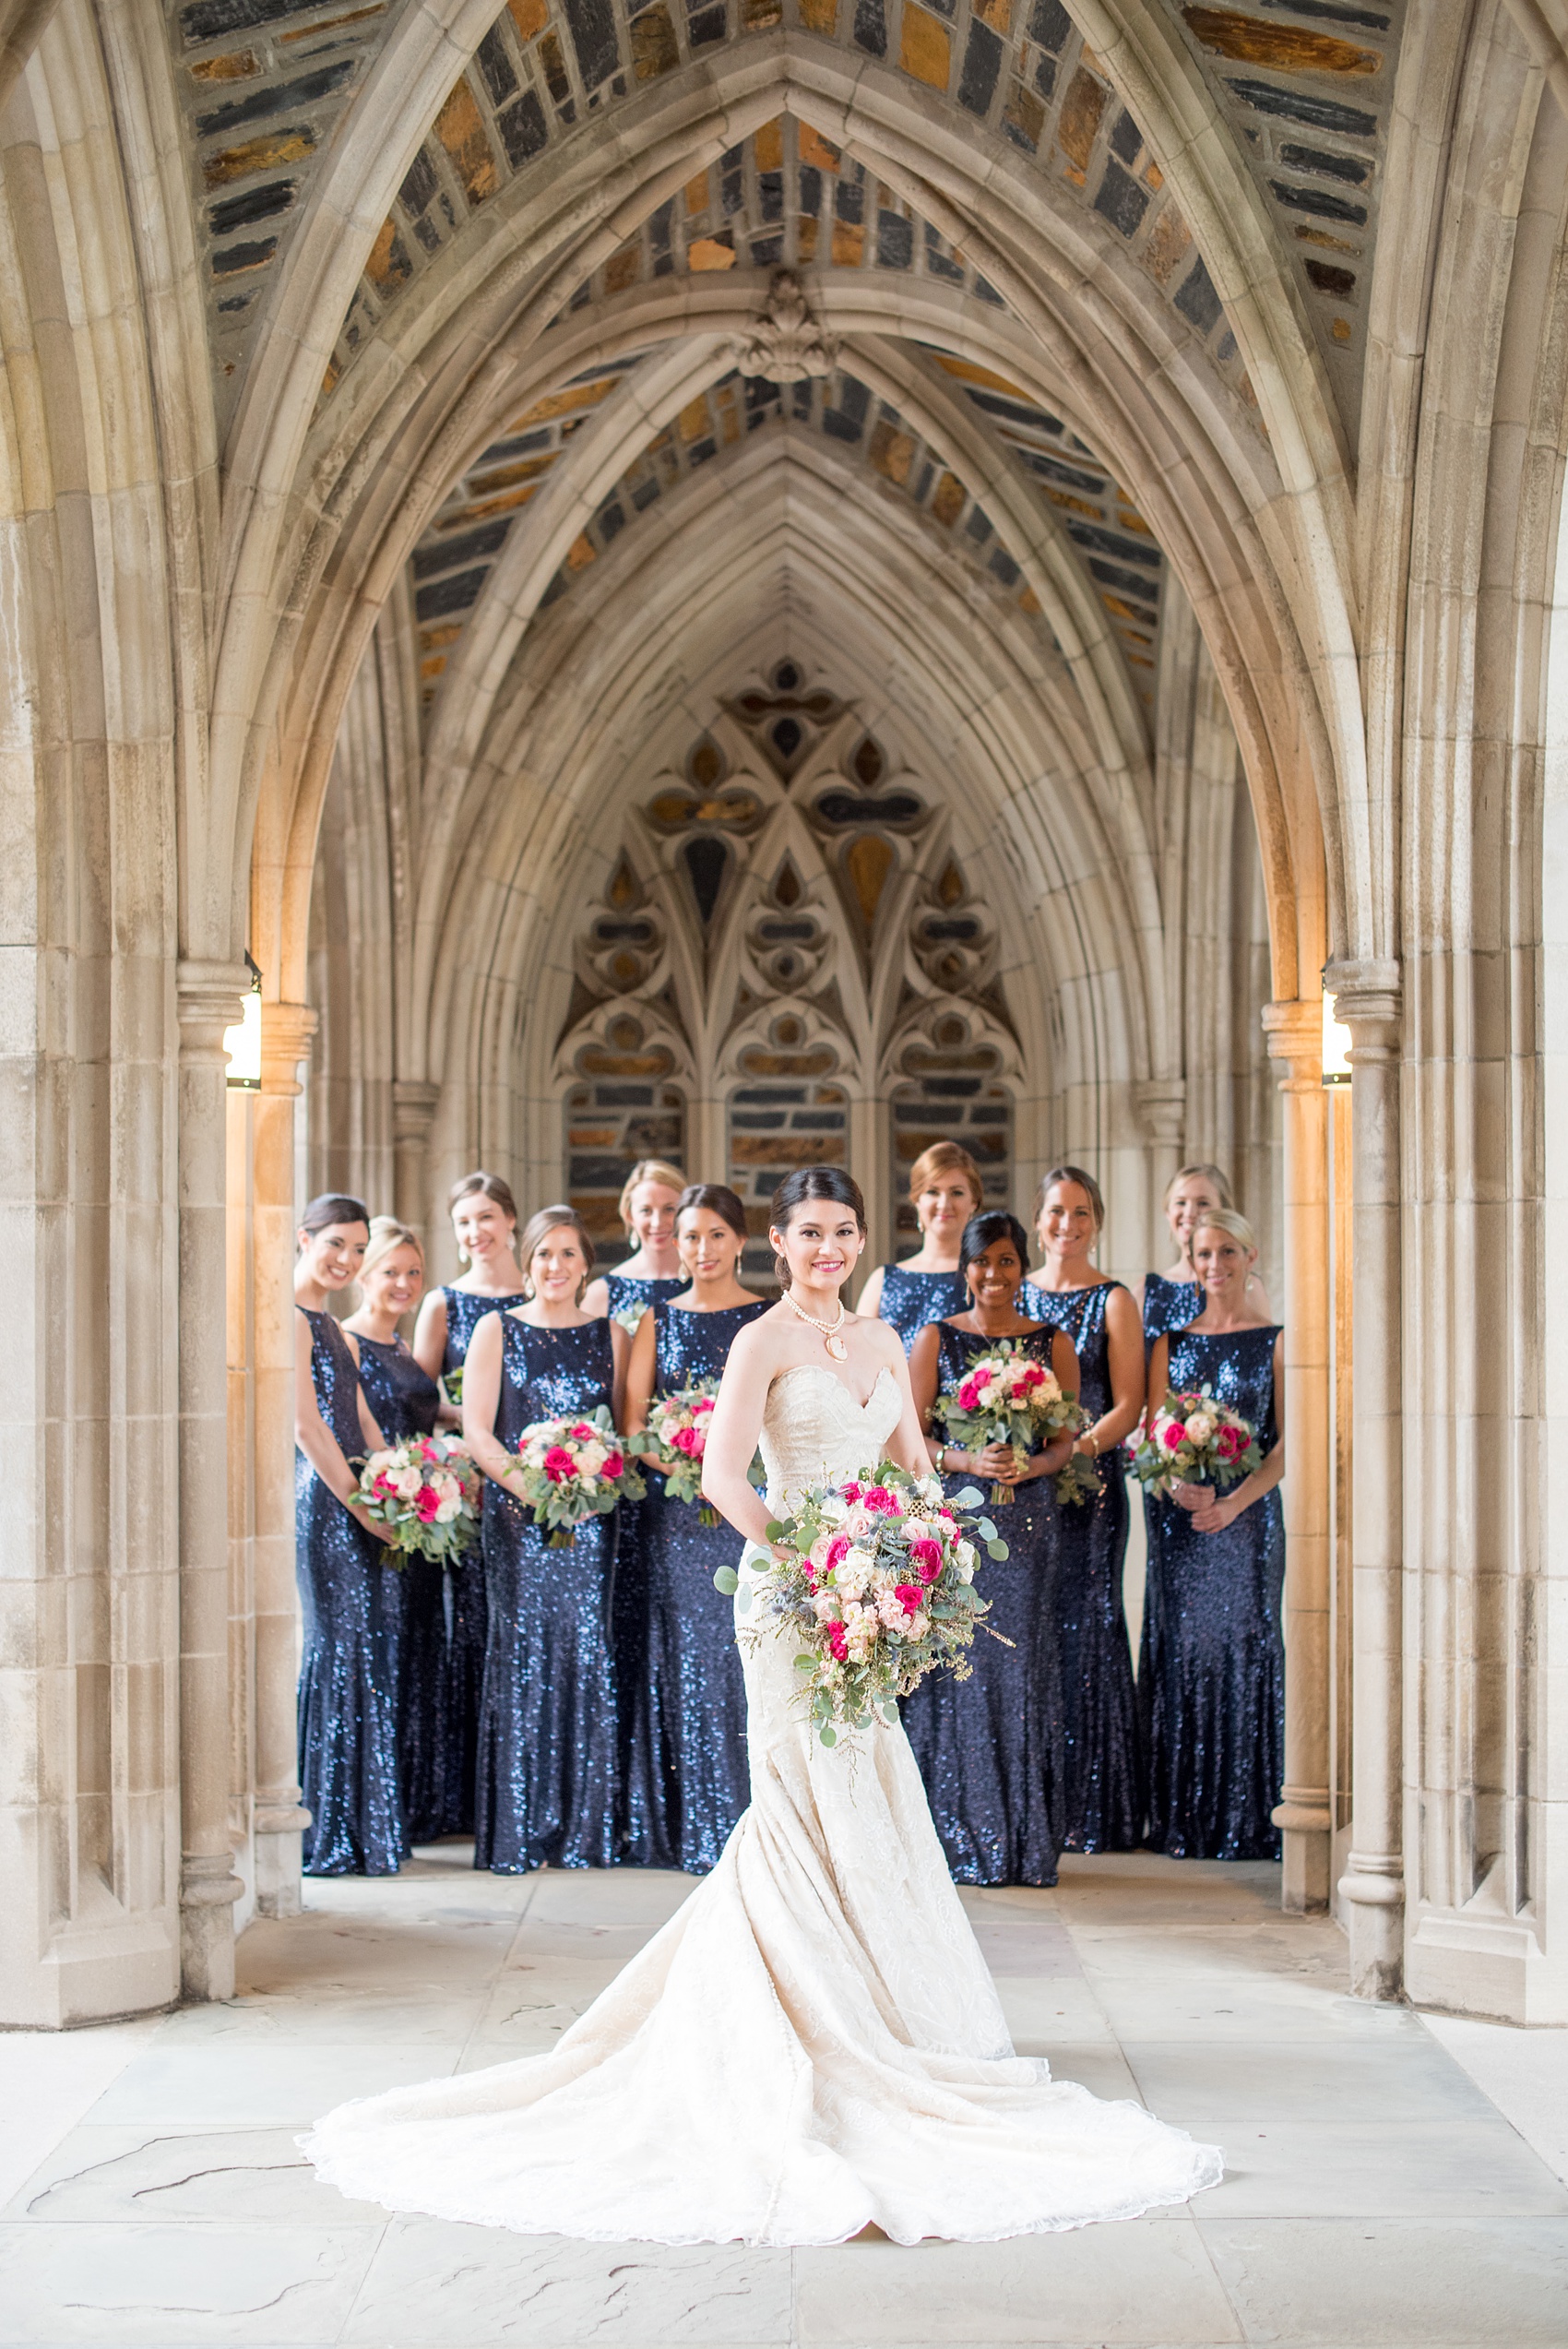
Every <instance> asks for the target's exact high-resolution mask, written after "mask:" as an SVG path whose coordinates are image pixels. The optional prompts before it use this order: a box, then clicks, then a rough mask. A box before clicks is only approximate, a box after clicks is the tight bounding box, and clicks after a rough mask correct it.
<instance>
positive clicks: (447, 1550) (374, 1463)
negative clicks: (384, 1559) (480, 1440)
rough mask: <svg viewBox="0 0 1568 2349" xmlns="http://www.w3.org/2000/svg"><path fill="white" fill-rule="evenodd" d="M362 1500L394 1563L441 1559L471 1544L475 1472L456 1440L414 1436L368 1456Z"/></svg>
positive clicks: (475, 1506)
mask: <svg viewBox="0 0 1568 2349" xmlns="http://www.w3.org/2000/svg"><path fill="white" fill-rule="evenodd" d="M360 1499H361V1505H362V1508H363V1511H364V1514H365V1516H366V1517H371V1518H374V1520H375V1522H376V1523H377V1524H378V1525H382V1526H385V1527H386V1532H387V1535H388V1546H389V1548H390V1549H391V1551H392V1554H393V1559H394V1560H395V1559H397V1558H398V1557H399V1556H409V1555H410V1554H412V1555H413V1556H418V1557H431V1558H440V1559H442V1560H445V1559H447V1558H449V1557H454V1556H456V1555H457V1552H458V1551H459V1550H466V1549H469V1548H471V1546H472V1544H473V1542H474V1538H475V1534H476V1532H477V1531H478V1526H479V1471H478V1469H477V1468H476V1467H475V1466H474V1464H473V1461H471V1460H470V1459H469V1452H468V1447H467V1446H466V1445H465V1444H461V1443H459V1442H458V1440H457V1437H455V1436H412V1437H410V1438H409V1440H408V1441H407V1443H402V1444H388V1445H387V1447H386V1450H385V1451H379V1452H372V1453H371V1455H370V1457H369V1459H368V1460H367V1461H365V1463H364V1465H363V1467H362V1469H361V1471H360ZM391 1562H392V1560H389V1561H388V1563H391Z"/></svg>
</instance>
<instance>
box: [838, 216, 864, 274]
mask: <svg viewBox="0 0 1568 2349" xmlns="http://www.w3.org/2000/svg"><path fill="white" fill-rule="evenodd" d="M865 248H866V233H865V231H864V229H863V228H862V227H861V224H860V222H859V221H834V223H833V259H834V264H835V266H836V267H837V268H840V269H858V268H860V266H861V256H862V255H863V254H864V252H865Z"/></svg>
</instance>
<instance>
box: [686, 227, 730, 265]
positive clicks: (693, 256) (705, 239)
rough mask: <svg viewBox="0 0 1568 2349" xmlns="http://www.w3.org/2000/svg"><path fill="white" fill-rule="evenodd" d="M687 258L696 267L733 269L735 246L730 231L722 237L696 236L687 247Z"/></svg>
mask: <svg viewBox="0 0 1568 2349" xmlns="http://www.w3.org/2000/svg"><path fill="white" fill-rule="evenodd" d="M686 260H687V263H688V265H689V266H690V267H691V268H694V269H732V268H734V266H735V248H734V246H733V245H732V244H731V243H730V241H729V236H728V233H726V234H725V235H724V236H722V237H718V236H695V237H694V238H693V239H692V241H691V243H690V244H688V245H687V247H686Z"/></svg>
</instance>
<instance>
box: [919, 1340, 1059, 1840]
mask: <svg viewBox="0 0 1568 2349" xmlns="http://www.w3.org/2000/svg"><path fill="white" fill-rule="evenodd" d="M940 1342H941V1353H940V1357H939V1364H940V1366H939V1370H938V1379H939V1382H940V1385H941V1388H942V1389H943V1391H944V1393H945V1392H948V1391H950V1390H951V1389H953V1388H954V1387H956V1385H957V1384H958V1381H959V1380H960V1378H962V1377H963V1375H964V1372H965V1371H966V1370H967V1369H968V1365H969V1364H970V1363H971V1362H972V1361H973V1360H974V1358H975V1356H976V1355H977V1354H980V1353H988V1352H989V1351H990V1350H991V1348H992V1346H993V1345H994V1344H995V1342H996V1341H995V1340H994V1339H992V1338H982V1337H978V1336H976V1335H975V1334H974V1333H973V1332H972V1331H970V1330H952V1329H948V1328H947V1327H946V1326H945V1325H944V1328H943V1330H942V1332H941V1341H940ZM1016 1344H1017V1345H1018V1347H1019V1348H1020V1349H1021V1350H1022V1351H1025V1352H1027V1353H1031V1354H1033V1355H1034V1356H1035V1358H1036V1360H1037V1361H1039V1362H1042V1363H1043V1364H1044V1365H1045V1366H1046V1368H1047V1369H1048V1370H1049V1369H1050V1367H1051V1331H1050V1330H1039V1331H1038V1332H1037V1333H1036V1334H1035V1335H1033V1336H1031V1337H1028V1338H1020V1339H1018V1340H1016ZM975 1481H976V1480H975V1479H974V1477H972V1476H950V1477H947V1478H945V1479H944V1490H945V1492H946V1493H947V1494H948V1496H949V1497H951V1496H953V1495H955V1494H956V1493H960V1492H962V1490H963V1489H964V1487H965V1485H969V1486H971V1487H972V1486H973V1485H974V1484H975ZM1064 1514H1065V1512H1064V1511H1063V1509H1062V1508H1059V1506H1058V1504H1057V1499H1056V1495H1055V1493H1054V1491H1053V1490H1052V1488H1051V1481H1050V1479H1049V1478H1047V1477H1037V1478H1035V1479H1034V1480H1033V1482H1031V1483H1029V1484H1028V1485H1018V1486H1017V1488H1016V1492H1015V1495H1014V1498H1013V1500H1012V1503H1011V1504H1010V1506H1008V1507H1005V1508H1000V1509H998V1510H997V1511H996V1512H995V1520H996V1529H997V1532H999V1533H1000V1534H1001V1535H1002V1537H1003V1539H1004V1541H1005V1543H1006V1544H1007V1556H1006V1557H1005V1558H1004V1559H1002V1560H1000V1561H992V1560H989V1559H983V1558H982V1560H981V1562H980V1573H979V1576H978V1581H977V1587H978V1588H979V1590H980V1594H981V1596H982V1597H983V1598H987V1599H989V1600H990V1601H991V1603H992V1610H991V1613H990V1615H988V1616H986V1617H985V1618H984V1619H985V1621H986V1622H987V1623H988V1624H991V1625H992V1626H993V1627H994V1628H995V1629H996V1630H998V1631H1000V1632H1002V1633H1004V1635H1005V1637H1006V1638H1007V1639H1009V1640H1012V1641H1013V1642H1014V1645H1013V1646H1012V1647H1010V1648H1006V1647H1004V1646H1003V1645H1002V1643H1001V1641H1000V1640H992V1639H991V1638H989V1637H988V1636H987V1634H986V1632H985V1631H983V1630H980V1631H978V1632H977V1633H976V1635H975V1643H974V1645H973V1647H972V1648H971V1649H970V1650H969V1662H970V1663H971V1664H972V1665H973V1667H974V1670H973V1674H972V1675H971V1677H970V1678H969V1679H968V1680H963V1681H960V1680H956V1679H955V1678H954V1677H953V1675H952V1674H951V1673H944V1672H937V1673H932V1674H930V1675H928V1676H927V1677H926V1678H925V1679H924V1680H922V1681H921V1685H920V1687H918V1688H916V1689H915V1690H914V1692H913V1693H912V1695H910V1696H909V1697H908V1698H906V1699H905V1701H904V1708H903V1711H904V1727H905V1729H906V1731H907V1732H908V1734H909V1744H910V1747H912V1749H913V1751H914V1757H915V1759H916V1761H917V1762H918V1763H919V1764H920V1769H921V1777H922V1778H923V1779H924V1781H925V1788H926V1793H927V1795H929V1797H930V1799H931V1815H932V1820H933V1821H934V1823H935V1827H936V1831H937V1834H938V1835H939V1836H940V1837H941V1839H942V1848H943V1850H944V1852H945V1854H947V1865H948V1866H949V1867H950V1868H951V1869H952V1871H953V1874H954V1876H955V1877H956V1878H957V1880H958V1882H959V1883H960V1884H1054V1883H1055V1881H1056V1854H1057V1852H1058V1850H1059V1849H1060V1847H1061V1842H1062V1805H1063V1768H1064V1752H1063V1713H1062V1663H1061V1643H1060V1640H1059V1638H1058V1633H1057V1624H1056V1569H1057V1547H1058V1541H1059V1534H1058V1531H1057V1529H1058V1525H1059V1523H1060V1520H1061V1519H1062V1517H1063V1515H1064Z"/></svg>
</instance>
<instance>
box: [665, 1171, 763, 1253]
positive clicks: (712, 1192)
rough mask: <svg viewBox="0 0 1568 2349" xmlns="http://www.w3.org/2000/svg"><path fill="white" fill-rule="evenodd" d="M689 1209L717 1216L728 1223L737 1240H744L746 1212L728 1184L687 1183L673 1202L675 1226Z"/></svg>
mask: <svg viewBox="0 0 1568 2349" xmlns="http://www.w3.org/2000/svg"><path fill="white" fill-rule="evenodd" d="M691 1207H700V1208H705V1209H706V1210H707V1213H708V1214H709V1215H717V1216H718V1217H719V1219H720V1220H721V1221H722V1222H725V1223H728V1225H729V1226H730V1229H731V1232H733V1233H734V1234H735V1237H736V1238H737V1239H738V1240H743V1239H746V1238H747V1237H748V1236H749V1234H747V1231H746V1210H745V1209H744V1208H743V1207H742V1205H741V1202H740V1200H739V1199H738V1198H736V1196H735V1194H734V1192H733V1191H732V1190H731V1188H730V1186H729V1184H728V1183H688V1184H687V1185H686V1187H685V1189H684V1190H683V1192H682V1193H681V1196H680V1198H678V1199H677V1200H676V1202H675V1226H676V1229H677V1230H679V1229H680V1223H681V1218H682V1216H683V1215H684V1214H685V1212H686V1210H687V1209H688V1208H691Z"/></svg>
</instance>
